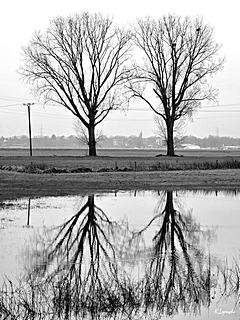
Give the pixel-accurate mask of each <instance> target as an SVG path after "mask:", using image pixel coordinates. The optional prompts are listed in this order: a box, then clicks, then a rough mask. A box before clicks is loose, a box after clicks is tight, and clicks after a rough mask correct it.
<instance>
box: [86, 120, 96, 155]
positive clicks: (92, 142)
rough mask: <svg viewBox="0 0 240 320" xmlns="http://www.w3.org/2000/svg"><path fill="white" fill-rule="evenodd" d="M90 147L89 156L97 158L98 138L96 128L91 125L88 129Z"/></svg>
mask: <svg viewBox="0 0 240 320" xmlns="http://www.w3.org/2000/svg"><path fill="white" fill-rule="evenodd" d="M88 139H89V140H88V147H89V156H96V155H97V152H96V138H95V126H94V124H90V125H89V127H88Z"/></svg>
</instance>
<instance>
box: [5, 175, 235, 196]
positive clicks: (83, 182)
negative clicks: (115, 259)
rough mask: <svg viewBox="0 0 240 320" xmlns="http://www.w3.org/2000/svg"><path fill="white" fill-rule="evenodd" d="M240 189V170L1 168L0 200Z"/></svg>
mask: <svg viewBox="0 0 240 320" xmlns="http://www.w3.org/2000/svg"><path fill="white" fill-rule="evenodd" d="M163 189H165V190H179V189H186V190H190V189H195V190H196V189H199V190H230V189H231V190H236V191H239V190H240V170H239V169H228V170H194V171H190V170H187V171H161V172H159V171H158V172H103V173H67V174H28V173H19V172H8V171H0V200H1V201H3V200H7V199H9V200H10V199H16V198H21V197H40V196H57V195H70V194H84V193H88V192H94V191H99V190H101V191H107V190H109V191H110V190H111V191H114V190H163Z"/></svg>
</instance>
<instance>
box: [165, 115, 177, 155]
mask: <svg viewBox="0 0 240 320" xmlns="http://www.w3.org/2000/svg"><path fill="white" fill-rule="evenodd" d="M166 125H167V156H171V157H173V156H174V155H175V153H174V141H173V123H172V121H170V122H167V123H166Z"/></svg>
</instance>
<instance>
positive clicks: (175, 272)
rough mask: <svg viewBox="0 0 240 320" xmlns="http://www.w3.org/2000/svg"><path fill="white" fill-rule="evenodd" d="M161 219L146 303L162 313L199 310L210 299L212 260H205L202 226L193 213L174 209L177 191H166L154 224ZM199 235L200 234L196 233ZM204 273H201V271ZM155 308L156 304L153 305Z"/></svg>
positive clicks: (206, 304)
mask: <svg viewBox="0 0 240 320" xmlns="http://www.w3.org/2000/svg"><path fill="white" fill-rule="evenodd" d="M157 219H160V221H161V224H160V228H159V230H158V231H157V232H156V234H155V236H154V237H153V242H154V248H153V249H154V250H153V257H152V261H151V263H150V267H149V273H148V276H147V277H146V287H147V291H148V290H149V296H146V300H145V303H146V305H149V304H150V305H152V304H153V305H155V306H157V308H159V309H160V310H161V314H166V315H172V314H174V313H177V312H178V311H179V308H183V310H184V311H185V312H186V311H188V312H189V311H191V310H197V309H198V308H199V307H200V306H201V304H203V305H205V306H208V305H209V301H210V281H209V277H208V275H209V272H210V271H209V270H210V262H209V261H210V260H209V259H208V262H209V264H208V262H207V259H204V260H203V252H202V250H201V248H199V247H198V246H199V241H200V238H199V235H200V229H199V225H198V224H196V223H195V222H194V221H193V220H192V219H190V218H189V215H184V214H181V213H180V212H179V211H177V209H175V208H174V201H173V192H171V191H168V192H167V193H166V203H165V206H164V208H163V210H161V211H160V212H159V213H158V214H156V216H155V217H154V218H153V219H152V220H151V221H150V223H149V224H148V226H147V227H145V228H144V229H143V230H146V229H147V228H148V227H149V226H150V225H151V224H153V223H156V220H157ZM196 234H197V235H196ZM199 272H201V274H199ZM153 307H154V306H153Z"/></svg>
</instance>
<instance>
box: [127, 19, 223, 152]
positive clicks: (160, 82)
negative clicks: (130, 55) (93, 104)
mask: <svg viewBox="0 0 240 320" xmlns="http://www.w3.org/2000/svg"><path fill="white" fill-rule="evenodd" d="M133 39H134V42H135V44H136V46H137V47H138V49H140V52H141V53H142V57H143V62H140V63H137V65H136V70H137V73H136V79H135V81H134V82H132V84H131V89H132V92H133V96H134V97H137V98H140V99H142V100H143V101H144V102H145V103H147V105H148V106H149V107H150V108H151V109H152V110H153V111H154V112H155V113H156V114H157V115H158V116H159V117H161V118H162V119H163V120H164V122H165V125H166V131H167V155H169V156H174V140H173V131H174V124H175V123H176V122H177V121H178V120H179V119H181V118H185V117H187V116H191V115H192V112H193V111H194V110H195V109H196V108H198V107H199V106H200V104H201V101H203V100H205V99H209V100H211V99H214V98H216V91H215V90H213V89H212V88H211V86H210V84H209V81H208V79H209V76H212V75H214V74H215V73H216V72H217V71H219V70H220V69H221V68H222V66H223V62H224V60H223V59H221V58H220V57H219V48H220V46H219V45H218V44H215V42H214V41H213V29H212V28H211V27H209V26H208V25H206V24H204V23H203V21H202V20H201V19H198V18H197V19H195V20H193V19H190V18H189V17H186V18H184V19H181V18H180V17H178V16H173V15H168V16H164V17H163V18H161V19H158V20H153V19H150V18H146V19H143V20H139V21H138V25H137V26H136V27H135V29H134V32H133ZM150 88H151V90H150ZM152 91H153V92H152Z"/></svg>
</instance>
